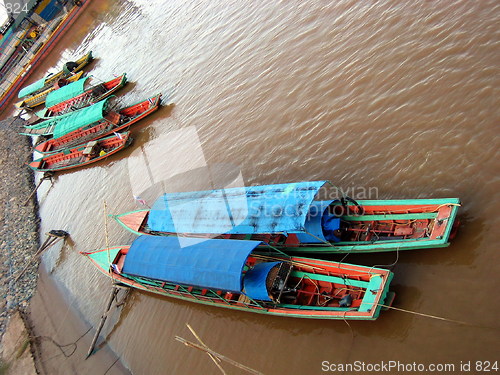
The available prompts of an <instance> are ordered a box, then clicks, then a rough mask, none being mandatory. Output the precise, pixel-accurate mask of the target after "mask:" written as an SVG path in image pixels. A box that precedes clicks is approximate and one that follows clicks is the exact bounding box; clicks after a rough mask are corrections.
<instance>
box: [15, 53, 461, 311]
mask: <svg viewBox="0 0 500 375" xmlns="http://www.w3.org/2000/svg"><path fill="white" fill-rule="evenodd" d="M86 56H87V57H85V56H84V57H82V59H80V60H78V62H77V63H75V64H76V65H75V64H71V66H70V67H72V70H71V72H70V73H71V74H73V75H71V74H70V76H72V77H74V74H75V72H76V71H77V70H80V69H82V68H83V66H82V65H83V62H84V61H88V60H89V58H88V55H86ZM90 56H91V54H90ZM65 79H66V82H63V84H62V85H61V83H59V86H60V87H58V88H57V89H54V88H53V86H51V87H49V88H47V85H41V84H40V83H39V84H33V85H30V86H28V87H27V88H25V89H23V90H22V95H23V96H24V97H25V98H24V99H23V102H22V103H20V104H19V106H20V107H23V106H24V107H25V106H27V104H26V103H33V101H29V97H30V96H37V95H38V97H39V99H37V100H38V102H40V100H42V102H45V103H46V108H45V109H44V110H43V111H40V112H38V115H37V116H36V117H33V118H32V120H31V121H30V124H29V125H27V126H25V129H24V130H23V131H22V132H21V133H22V134H25V135H28V136H37V137H44V140H43V142H40V143H38V145H37V146H36V147H35V151H36V152H38V153H40V154H42V155H43V156H42V157H40V158H38V159H36V160H34V161H32V162H31V163H30V164H29V166H30V167H31V168H32V169H33V170H35V171H41V172H57V171H61V170H66V169H70V168H76V167H81V166H84V165H88V164H90V163H93V162H96V161H99V160H102V159H104V158H106V157H108V156H109V155H112V154H114V153H116V152H118V151H119V150H121V149H123V148H124V147H126V146H127V145H129V144H130V140H131V137H130V132H128V131H123V130H124V129H125V128H128V127H129V126H130V125H132V124H134V123H136V122H137V121H139V120H140V119H142V118H144V117H145V116H147V115H149V114H151V113H153V112H154V111H156V110H157V109H158V107H159V105H160V101H161V94H158V95H155V96H152V97H150V98H147V99H146V100H144V101H142V102H140V103H137V104H135V105H132V106H128V107H125V108H121V109H118V110H114V109H112V106H111V105H110V102H109V101H110V100H111V98H110V96H111V95H112V94H113V93H115V92H116V91H117V90H118V89H120V88H121V87H123V86H124V85H125V83H126V75H125V74H123V75H122V76H120V77H114V78H113V79H111V80H109V81H107V82H104V83H100V84H98V85H93V86H90V87H87V86H86V85H87V83H88V80H89V77H82V78H79V79H77V80H75V81H74V82H71V83H68V82H67V80H68V79H67V78H65ZM46 81H48V77H47V78H46V79H44V82H46ZM30 87H31V88H30ZM43 90H45V91H43ZM47 90H50V92H48V93H47V94H46V95H45V96H44V97H43V98H42V99H40V97H41V96H43V95H41V94H42V93H43V92H46V91H47ZM26 97H28V99H26ZM330 185H331V184H330V183H329V182H328V181H325V180H322V181H305V182H296V183H287V184H273V185H263V186H252V187H238V188H228V189H215V190H210V191H195V192H184V193H170V194H164V195H162V196H160V197H158V199H157V201H156V202H155V203H154V205H153V206H152V207H151V208H149V209H143V210H137V211H132V212H128V213H124V214H120V215H115V216H114V219H115V220H116V221H117V222H118V223H119V224H120V225H122V226H123V227H125V228H126V229H127V230H129V231H131V232H133V233H135V234H137V235H138V237H137V239H136V240H134V241H133V243H132V244H131V245H127V246H114V247H109V248H104V249H100V250H96V251H91V252H85V253H82V254H83V255H84V256H86V257H88V258H89V260H90V261H91V262H92V263H93V264H94V265H95V266H96V267H98V269H99V270H100V271H102V272H103V273H104V274H106V275H107V276H109V277H111V278H112V279H113V281H114V282H115V283H116V284H118V285H121V286H127V287H132V288H136V289H139V290H144V291H149V292H153V293H157V294H160V295H164V296H171V297H175V298H179V299H184V300H189V301H193V302H197V303H202V304H207V305H213V306H220V307H225V308H230V309H234V310H241V311H251V312H257V313H262V314H268V315H276V316H289V317H300V318H315V319H358V320H374V319H376V318H377V317H378V316H379V314H380V312H381V311H382V310H383V309H386V308H390V306H391V304H392V301H393V298H394V293H392V292H391V290H390V286H391V280H392V278H393V273H392V272H391V271H390V270H387V269H383V268H378V267H367V266H361V265H354V264H347V263H343V262H334V261H327V260H323V259H321V255H322V254H336V253H340V254H343V253H344V254H345V253H371V252H385V251H403V250H418V249H427V248H439V247H446V246H448V245H449V242H450V239H451V238H452V237H453V235H454V231H455V229H456V226H457V220H456V216H457V211H458V207H459V206H460V201H459V199H457V198H448V199H406V200H360V201H355V200H353V199H351V198H349V197H344V196H341V197H338V198H336V199H329V200H324V199H320V198H319V196H320V195H321V194H320V190H321V189H327V188H328V187H329V186H330Z"/></svg>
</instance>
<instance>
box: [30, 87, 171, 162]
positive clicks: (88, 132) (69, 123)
mask: <svg viewBox="0 0 500 375" xmlns="http://www.w3.org/2000/svg"><path fill="white" fill-rule="evenodd" d="M110 99H111V98H107V99H104V100H101V101H100V102H98V103H96V104H94V105H91V106H90V107H86V108H83V109H80V110H78V111H75V112H70V113H67V114H65V115H61V116H58V117H54V118H53V119H51V120H46V121H44V122H41V123H39V124H36V125H31V126H26V127H25V130H24V131H22V132H21V133H20V134H24V135H30V136H37V135H43V136H49V137H51V138H49V139H47V140H46V141H44V142H42V143H40V144H38V145H37V146H36V147H35V150H36V151H38V152H40V153H51V152H56V151H59V150H62V149H65V148H68V147H72V146H75V145H78V144H81V143H84V142H89V141H91V140H94V139H97V138H101V137H106V136H107V135H110V134H113V133H115V132H118V131H121V130H122V129H125V128H126V127H128V126H131V125H132V124H135V123H136V122H138V121H140V120H142V119H143V118H145V117H146V116H149V115H150V114H152V113H153V112H155V111H156V110H157V109H158V108H159V107H160V104H161V94H157V95H155V96H152V97H150V98H148V99H146V100H143V101H141V102H139V103H136V104H133V105H131V106H128V107H125V108H122V109H120V110H118V111H114V110H112V109H110V106H109V103H108V101H109V100H110Z"/></svg>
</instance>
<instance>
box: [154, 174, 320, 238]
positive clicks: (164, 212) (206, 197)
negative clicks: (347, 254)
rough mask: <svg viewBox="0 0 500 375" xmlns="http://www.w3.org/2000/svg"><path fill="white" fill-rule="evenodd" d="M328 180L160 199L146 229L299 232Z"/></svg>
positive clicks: (233, 189) (221, 190)
mask: <svg viewBox="0 0 500 375" xmlns="http://www.w3.org/2000/svg"><path fill="white" fill-rule="evenodd" d="M325 183H326V181H310V182H298V183H289V184H275V185H264V186H250V187H241V188H229V189H218V190H210V191H197V192H186V193H172V194H164V195H162V196H161V197H160V198H159V199H158V200H157V201H156V202H155V204H154V205H153V208H152V210H151V212H150V214H149V218H148V226H149V228H150V229H151V230H154V231H161V232H173V233H232V234H238V233H239V234H252V233H280V232H288V233H300V232H303V231H304V227H305V221H306V219H307V216H308V213H309V207H310V205H311V203H312V201H313V199H314V197H315V196H316V194H317V193H318V191H319V189H320V188H321V187H322V186H323V185H324V184H325Z"/></svg>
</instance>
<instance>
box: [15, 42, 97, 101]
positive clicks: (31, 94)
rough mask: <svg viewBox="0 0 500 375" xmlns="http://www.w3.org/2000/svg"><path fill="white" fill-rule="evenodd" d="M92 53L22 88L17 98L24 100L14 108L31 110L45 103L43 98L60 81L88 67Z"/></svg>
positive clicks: (54, 88)
mask: <svg viewBox="0 0 500 375" xmlns="http://www.w3.org/2000/svg"><path fill="white" fill-rule="evenodd" d="M93 59H94V58H93V56H92V51H90V52H89V53H87V54H86V55H84V56H82V57H80V58H79V59H78V60H76V61H69V62H67V63H66V64H64V66H63V68H62V69H61V70H60V71H59V72H57V73H55V74H50V75H48V76H46V77H44V78H42V79H40V80H38V81H36V82H34V83H32V84H31V85H28V86H26V87H24V88H22V89H21V90H20V91H19V94H18V97H19V98H25V99H23V100H22V101H21V102H19V103H17V104H16V106H17V107H19V108H26V107H28V108H33V107H36V106H37V105H40V104H43V103H44V102H45V97H46V96H47V95H48V94H49V93H50V92H51V91H53V90H56V89H57V88H58V87H57V86H56V87H54V85H56V83H57V82H58V81H59V80H60V79H69V78H70V77H72V76H74V75H75V73H77V72H79V71H80V70H82V69H83V68H84V67H85V66H86V65H88V64H89V63H90V62H91V61H92V60H93Z"/></svg>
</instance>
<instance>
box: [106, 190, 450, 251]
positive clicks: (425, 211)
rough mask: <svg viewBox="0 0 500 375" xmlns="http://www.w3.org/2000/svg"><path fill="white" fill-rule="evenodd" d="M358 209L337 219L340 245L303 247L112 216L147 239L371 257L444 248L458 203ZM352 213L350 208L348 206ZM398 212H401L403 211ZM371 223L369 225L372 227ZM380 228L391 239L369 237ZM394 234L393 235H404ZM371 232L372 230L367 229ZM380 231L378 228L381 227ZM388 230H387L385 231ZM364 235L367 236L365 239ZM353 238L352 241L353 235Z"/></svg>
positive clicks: (367, 203)
mask: <svg viewBox="0 0 500 375" xmlns="http://www.w3.org/2000/svg"><path fill="white" fill-rule="evenodd" d="M358 202H359V204H360V205H361V206H362V207H363V208H364V210H365V212H364V214H363V215H360V216H356V215H353V214H352V212H351V211H350V212H349V214H348V215H345V216H344V217H341V220H345V222H346V223H348V225H349V226H350V229H348V230H347V232H351V237H350V238H348V239H347V240H341V241H340V242H329V243H328V244H325V243H315V244H312V243H303V242H300V241H299V239H298V236H297V235H296V234H294V233H289V234H288V235H287V236H284V235H283V234H271V233H259V234H252V235H239V234H237V235H231V234H220V233H203V234H200V233H179V234H175V233H173V232H151V231H149V229H148V227H147V220H148V215H149V209H147V210H136V211H131V212H127V213H124V214H120V215H112V217H113V218H114V219H115V220H116V221H117V222H118V223H119V224H120V225H122V226H123V227H124V228H126V229H127V230H129V231H131V232H133V233H135V234H148V235H164V236H168V235H179V236H185V237H201V238H228V239H242V238H245V239H252V240H261V241H264V242H266V243H269V244H270V245H272V246H274V247H277V248H279V249H280V250H282V251H284V252H286V253H325V254H328V253H371V252H386V251H402V250H416V249H430V248H441V247H447V246H449V244H450V242H449V241H450V239H452V238H453V236H454V233H455V231H456V229H457V225H458V221H457V220H456V216H457V211H458V207H459V206H460V201H459V200H458V199H456V198H447V199H407V200H360V201H358ZM352 207H353V210H354V209H355V206H352ZM403 212H404V213H403ZM374 223H375V224H374ZM377 225H378V226H379V227H380V226H382V227H383V228H386V227H391V226H392V231H391V232H392V237H390V236H386V237H385V238H384V239H382V236H380V233H381V232H379V233H378V234H377V233H375V234H376V235H378V236H379V238H378V239H377V237H376V236H374V235H373V233H370V230H372V229H369V228H370V226H371V227H372V228H374V227H376V226H377ZM410 229H411V230H412V234H411V235H406V237H407V238H403V237H404V236H398V235H394V234H399V233H405V232H406V233H409V232H410ZM372 231H373V230H372ZM381 231H382V229H381ZM387 231H389V230H387ZM366 233H368V234H371V235H372V236H371V237H369V236H367V235H366ZM356 236H357V237H356Z"/></svg>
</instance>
